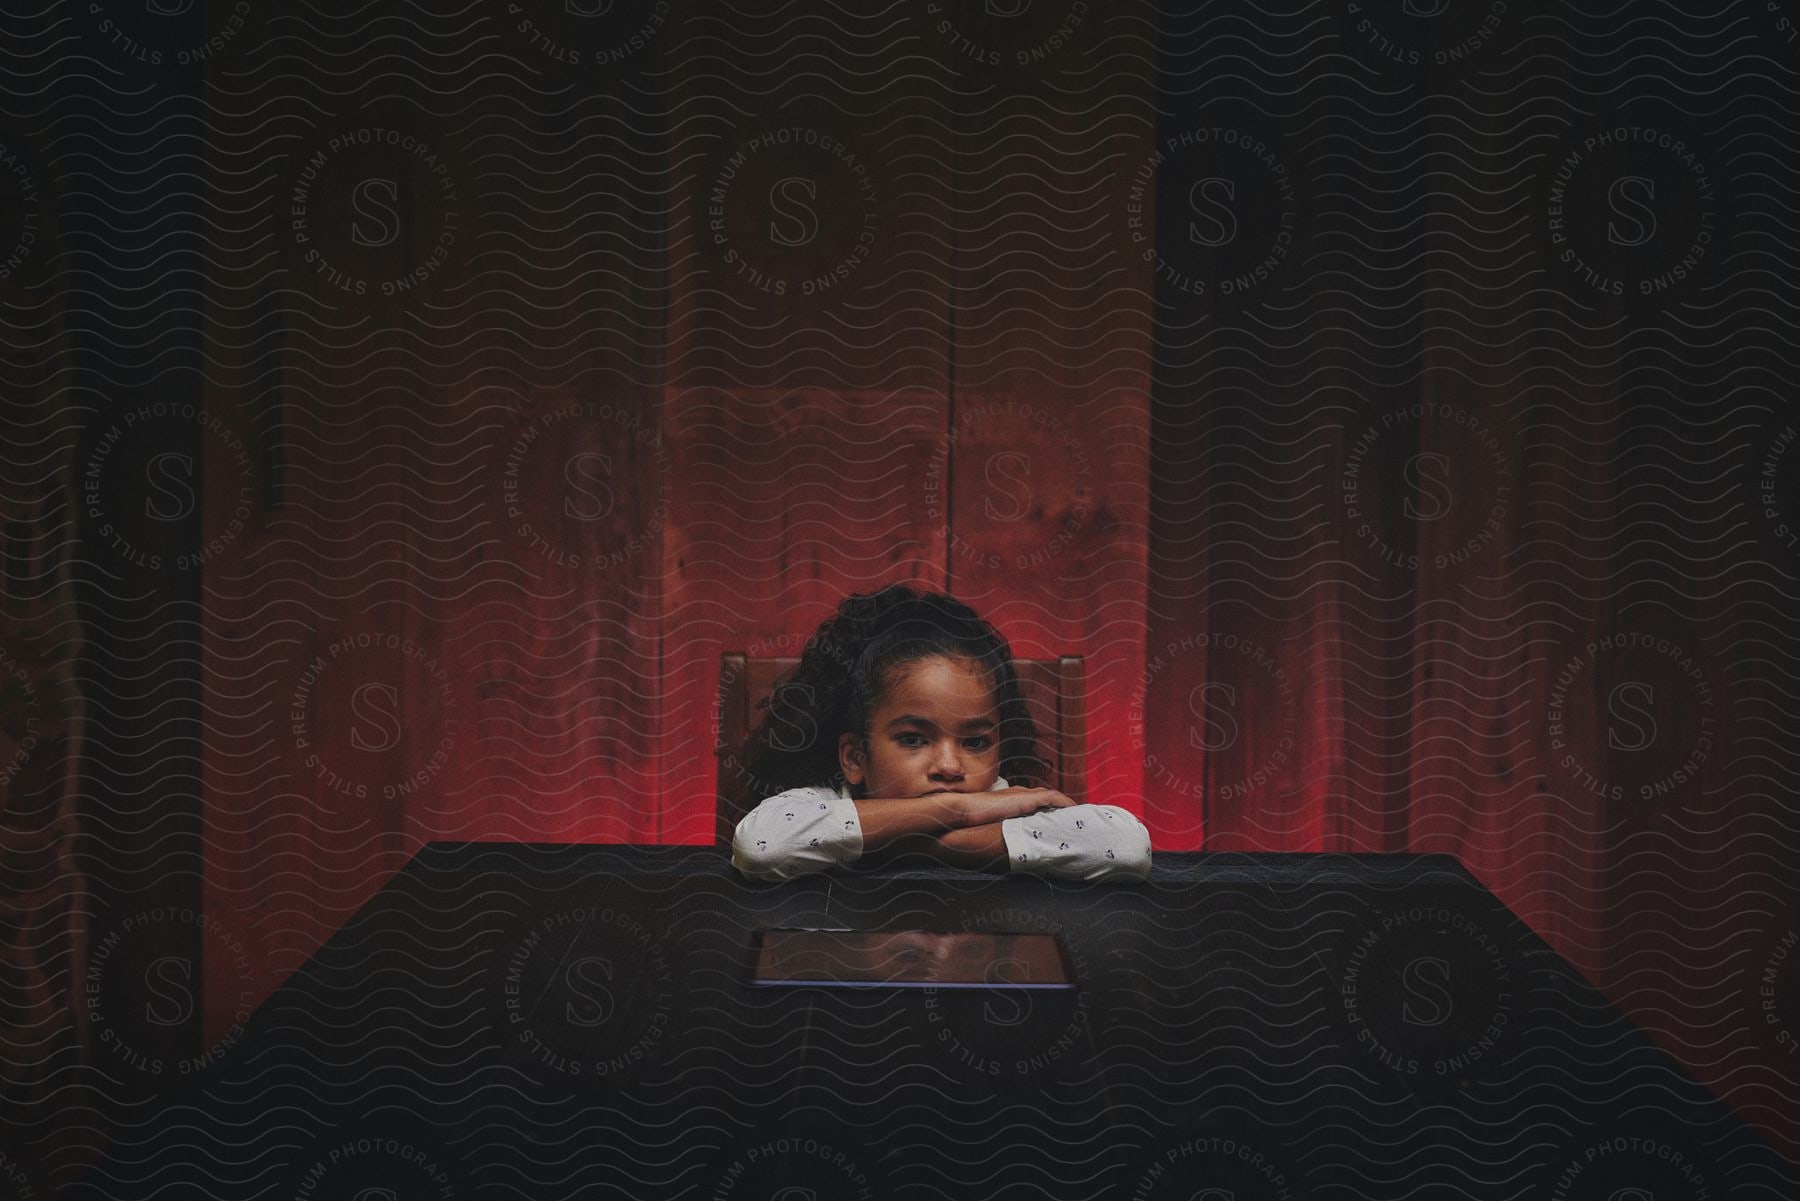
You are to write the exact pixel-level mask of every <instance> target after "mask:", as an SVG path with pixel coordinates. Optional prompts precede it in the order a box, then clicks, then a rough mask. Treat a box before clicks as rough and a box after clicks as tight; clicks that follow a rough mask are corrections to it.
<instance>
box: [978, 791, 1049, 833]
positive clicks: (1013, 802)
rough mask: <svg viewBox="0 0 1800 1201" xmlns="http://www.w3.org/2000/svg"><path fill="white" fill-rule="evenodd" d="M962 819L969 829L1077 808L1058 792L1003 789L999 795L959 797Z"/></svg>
mask: <svg viewBox="0 0 1800 1201" xmlns="http://www.w3.org/2000/svg"><path fill="white" fill-rule="evenodd" d="M956 801H957V810H958V816H959V817H960V818H961V819H962V824H963V825H964V826H965V827H966V826H986V825H991V824H993V823H994V822H1001V821H1005V820H1006V819H1007V818H1009V817H1024V816H1026V815H1027V814H1031V813H1039V812H1042V811H1043V810H1045V809H1062V808H1064V807H1066V806H1069V805H1073V804H1076V802H1075V801H1074V800H1071V799H1070V798H1069V797H1066V796H1064V795H1063V794H1062V793H1060V792H1058V791H1056V790H1055V789H1054V788H1002V789H1000V790H999V791H998V792H970V793H961V794H958V795H957V797H956Z"/></svg>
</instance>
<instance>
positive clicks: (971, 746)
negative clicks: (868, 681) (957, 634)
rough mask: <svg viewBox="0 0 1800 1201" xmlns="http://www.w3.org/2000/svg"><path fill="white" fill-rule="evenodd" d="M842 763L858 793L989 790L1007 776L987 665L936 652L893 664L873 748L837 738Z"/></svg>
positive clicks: (873, 728)
mask: <svg viewBox="0 0 1800 1201" xmlns="http://www.w3.org/2000/svg"><path fill="white" fill-rule="evenodd" d="M838 765H839V766H840V767H842V768H843V771H844V778H845V779H846V780H848V781H850V783H851V784H852V785H861V786H862V787H861V790H860V791H859V792H858V793H857V795H859V796H866V797H871V798H884V797H916V796H927V795H929V794H931V793H934V792H986V791H988V790H989V789H991V788H992V787H993V786H994V781H995V780H997V779H999V778H1000V712H999V709H998V708H997V707H996V706H995V704H994V694H993V692H992V690H991V689H989V688H988V686H987V682H986V680H984V679H983V677H982V673H981V669H980V667H978V666H977V665H976V664H975V663H973V662H972V661H970V660H968V659H960V658H959V659H951V658H946V657H944V656H942V655H934V656H932V657H931V658H929V659H920V660H918V661H917V662H915V663H908V664H905V665H903V666H901V667H897V668H894V669H893V670H892V671H891V672H890V674H889V679H888V688H887V691H886V693H885V694H884V695H883V696H882V697H881V699H880V700H879V701H878V702H877V703H876V706H875V712H874V713H872V714H870V716H869V736H868V741H867V743H866V746H865V744H864V742H863V740H861V739H860V738H858V737H857V736H856V735H855V734H851V733H845V734H841V735H839V737H838Z"/></svg>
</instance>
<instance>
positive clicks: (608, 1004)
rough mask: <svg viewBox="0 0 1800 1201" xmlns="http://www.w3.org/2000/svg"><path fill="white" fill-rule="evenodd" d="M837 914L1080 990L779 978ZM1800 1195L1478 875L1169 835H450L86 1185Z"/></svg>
mask: <svg viewBox="0 0 1800 1201" xmlns="http://www.w3.org/2000/svg"><path fill="white" fill-rule="evenodd" d="M818 926H827V927H833V928H852V929H859V930H870V929H925V930H938V931H952V932H955V931H1009V932H1047V933H1055V934H1056V935H1057V936H1058V937H1059V938H1060V939H1062V941H1063V943H1064V945H1065V946H1066V947H1067V949H1068V952H1069V956H1070V960H1071V962H1072V964H1073V966H1074V968H1075V971H1076V977H1077V982H1078V987H1077V989H1075V990H1073V991H1068V992H1058V991H1045V992H1023V991H1018V990H1000V991H990V990H960V989H934V988H906V989H889V988H873V989H841V988H838V989H834V988H813V987H799V988H779V989H769V988H756V987H753V986H751V985H750V984H749V982H748V950H749V946H750V943H751V940H752V936H753V933H754V932H755V931H756V930H759V929H772V928H791V927H818ZM1677 1157H1679V1158H1677ZM1797 1185H1800V1175H1796V1170H1795V1169H1794V1168H1793V1166H1792V1165H1789V1164H1786V1163H1784V1162H1783V1161H1781V1160H1780V1159H1779V1158H1778V1157H1776V1156H1775V1155H1774V1154H1773V1153H1772V1152H1770V1151H1769V1149H1768V1148H1767V1147H1766V1145H1764V1144H1763V1143H1762V1142H1761V1141H1760V1140H1758V1139H1757V1138H1755V1137H1754V1135H1752V1134H1751V1132H1749V1131H1748V1130H1747V1129H1746V1128H1745V1127H1744V1126H1743V1125H1742V1124H1741V1123H1739V1122H1738V1121H1737V1120H1736V1118H1735V1117H1734V1116H1733V1115H1732V1114H1731V1113H1730V1111H1729V1110H1728V1109H1727V1108H1726V1107H1725V1106H1723V1105H1721V1104H1720V1103H1719V1102H1717V1101H1716V1100H1714V1099H1713V1098H1711V1097H1710V1096H1709V1095H1708V1094H1707V1093H1706V1092H1705V1091H1704V1090H1703V1089H1701V1088H1700V1087H1699V1086H1698V1085H1696V1084H1695V1083H1694V1082H1693V1081H1692V1080H1691V1079H1690V1078H1689V1077H1688V1076H1687V1075H1686V1074H1685V1073H1683V1072H1682V1071H1681V1070H1680V1069H1679V1068H1678V1067H1677V1065H1675V1063H1674V1062H1673V1061H1672V1060H1671V1059H1670V1058H1669V1057H1668V1056H1667V1055H1666V1054H1665V1053H1664V1052H1663V1051H1662V1050H1661V1049H1660V1048H1658V1047H1656V1046H1655V1045H1654V1044H1653V1043H1652V1042H1651V1041H1650V1040H1649V1039H1648V1038H1646V1037H1645V1036H1644V1035H1643V1034H1642V1032H1640V1031H1638V1030H1637V1029H1636V1028H1635V1027H1633V1026H1632V1025H1631V1024H1630V1023H1629V1022H1627V1021H1625V1020H1624V1019H1623V1018H1622V1017H1621V1016H1620V1015H1619V1014H1618V1013H1617V1012H1616V1011H1615V1010H1614V1009H1613V1008H1612V1007H1611V1006H1610V1005H1609V1004H1608V1003H1607V1002H1606V1001H1605V999H1604V998H1603V997H1601V996H1600V995H1599V994H1598V993H1596V992H1595V991H1594V989H1593V988H1592V987H1591V986H1589V985H1588V984H1587V982H1586V981H1585V980H1583V979H1582V978H1581V977H1580V975H1579V974H1578V973H1576V972H1575V971H1573V970H1572V969H1571V968H1570V967H1569V965H1568V964H1567V963H1566V962H1564V961H1563V960H1562V959H1561V958H1560V957H1558V956H1557V955H1556V954H1555V953H1554V952H1553V951H1552V950H1551V949H1550V948H1549V947H1548V946H1547V945H1545V944H1544V943H1543V941H1542V940H1540V939H1538V938H1537V937H1536V936H1535V935H1533V934H1532V933H1531V932H1530V931H1529V930H1527V929H1526V928H1525V927H1524V925H1523V924H1522V923H1520V922H1519V921H1518V919H1517V918H1516V917H1515V916H1514V915H1513V914H1511V913H1510V912H1509V911H1508V910H1507V909H1506V908H1505V907H1504V906H1503V905H1501V904H1499V902H1498V901H1497V900H1496V899H1495V898H1494V897H1493V896H1492V895H1491V894H1490V893H1489V892H1488V891H1487V890H1486V889H1484V888H1483V887H1482V886H1481V885H1480V884H1479V882H1477V881H1476V880H1475V879H1474V878H1473V877H1471V876H1470V875H1469V873H1468V872H1467V871H1465V870H1464V869H1463V868H1462V867H1461V865H1459V864H1458V863H1457V862H1456V861H1455V860H1454V859H1451V858H1449V857H1446V856H1438V855H1253V854H1221V853H1201V852H1194V853H1163V852H1159V853H1157V855H1156V858H1155V864H1154V870H1153V872H1152V874H1151V877H1150V879H1149V880H1147V881H1144V882H1142V883H1132V884H1119V883H1107V884H1071V883H1065V882H1060V881H1048V880H1044V879H1041V878H1036V877H1017V876H1010V875H1005V874H1000V873H982V872H967V871H958V870H954V869H944V868H935V867H931V868H927V867H919V868H913V869H908V870H894V869H887V870H879V871H877V870H863V871H858V870H856V869H854V868H852V869H847V870H838V871H833V872H828V873H822V874H820V875H816V876H807V877H802V878H800V879H797V880H793V881H786V882H781V883H765V882H751V881H746V880H744V879H742V878H741V877H739V876H738V874H737V873H736V872H735V870H733V869H732V868H731V866H730V864H729V861H728V858H727V856H726V854H725V853H724V852H723V851H721V850H719V849H717V848H713V847H692V846H686V847H684V846H601V845H579V846H562V845H542V844H520V843H434V844H432V845H430V846H428V847H426V848H424V849H423V850H422V851H421V852H420V853H419V854H418V855H417V856H416V857H415V858H414V860H413V861H412V862H411V863H409V864H408V865H407V867H406V869H405V870H403V871H402V872H401V873H399V874H398V875H397V876H396V877H395V878H394V879H393V880H392V881H390V882H389V884H388V885H387V886H386V887H385V888H384V889H382V891H381V893H380V894H379V895H377V896H376V897H375V898H374V899H373V900H371V901H370V902H369V903H368V904H367V905H366V906H365V907H364V908H363V909H362V910H361V911H360V912H359V913H358V914H357V915H356V916H355V918H354V919H353V920H352V921H350V922H349V923H348V924H346V926H345V927H344V928H343V929H342V930H340V931H339V932H338V933H337V934H336V935H335V936H334V937H333V938H332V939H331V940H330V941H329V942H327V944H326V945H325V946H323V947H322V948H320V950H319V951H318V952H317V953H316V954H315V955H314V956H313V957H312V959H311V961H310V962H308V963H307V964H306V966H305V967H304V968H303V969H301V970H300V971H299V972H297V973H296V974H295V975H294V976H293V977H292V978H291V979H290V980H289V981H287V983H285V984H284V985H283V986H282V987H281V988H280V989H279V990H278V991H277V992H276V993H275V994H274V995H273V996H272V997H271V998H270V999H269V1001H268V1002H267V1003H265V1004H264V1005H263V1006H262V1007H261V1009H259V1010H258V1012H257V1014H256V1015H255V1017H254V1018H253V1019H252V1020H251V1022H250V1024H249V1026H248V1028H247V1029H246V1030H245V1032H244V1034H243V1036H242V1038H241V1039H239V1040H238V1041H237V1042H236V1044H235V1045H233V1046H231V1047H229V1048H227V1049H225V1050H224V1052H223V1054H222V1055H221V1057H220V1059H219V1062H217V1063H215V1064H213V1065H212V1066H211V1067H210V1068H209V1069H208V1070H206V1071H205V1072H203V1073H201V1075H200V1076H198V1077H196V1079H195V1080H194V1081H193V1082H192V1085H191V1087H190V1088H189V1090H188V1091H187V1092H186V1093H184V1094H182V1096H181V1097H180V1098H179V1099H178V1100H176V1101H175V1102H173V1103H171V1104H170V1105H168V1106H167V1107H166V1108H165V1109H164V1110H163V1111H161V1112H158V1113H156V1114H155V1115H154V1116H153V1117H151V1118H148V1119H146V1121H145V1122H144V1124H143V1125H142V1127H141V1128H137V1129H134V1130H133V1131H132V1132H131V1137H130V1138H129V1139H128V1140H126V1141H125V1142H124V1143H123V1144H122V1145H120V1146H119V1147H117V1148H115V1150H114V1151H113V1152H112V1153H111V1155H110V1156H109V1158H108V1159H107V1160H106V1161H105V1162H104V1163H103V1164H102V1165H101V1166H100V1168H99V1170H98V1171H97V1172H96V1173H95V1174H94V1176H93V1177H92V1178H91V1179H90V1181H89V1182H88V1183H87V1184H86V1185H85V1186H84V1187H86V1188H87V1189H89V1190H90V1191H88V1192H86V1193H83V1194H79V1195H83V1196H87V1197H93V1198H99V1197H119V1196H146V1195H150V1194H151V1193H160V1194H163V1195H169V1196H175V1195H206V1194H210V1195H214V1196H231V1197H269V1198H276V1197H280V1198H306V1199H308V1201H310V1199H311V1198H315V1197H317V1198H324V1197H330V1196H342V1197H357V1196H361V1195H365V1190H367V1189H371V1188H372V1189H376V1190H378V1191H377V1192H376V1193H370V1194H366V1195H367V1196H371V1197H374V1196H381V1195H382V1194H381V1193H380V1192H379V1190H383V1189H386V1190H389V1191H390V1192H391V1193H392V1194H394V1195H395V1196H400V1197H413V1196H423V1197H441V1198H445V1199H446V1201H452V1199H454V1198H468V1197H486V1196H495V1197H500V1196H504V1197H515V1196H528V1197H531V1198H532V1199H533V1201H545V1199H550V1198H564V1197H568V1198H574V1197H582V1198H587V1197H599V1196H619V1197H632V1198H649V1197H655V1198H660V1197H694V1198H720V1197H733V1198H736V1197H745V1198H755V1199H756V1201H764V1199H765V1198H771V1197H773V1198H779V1199H780V1201H801V1199H803V1198H806V1197H809V1196H816V1197H821V1198H822V1197H828V1196H831V1197H835V1196H845V1197H857V1196H870V1197H921V1198H925V1197H957V1198H960V1197H968V1196H974V1197H1010V1196H1018V1197H1021V1198H1023V1197H1032V1198H1042V1197H1070V1198H1096V1197H1108V1198H1110V1197H1120V1198H1133V1199H1134V1201H1136V1199H1139V1198H1149V1197H1179V1198H1181V1199H1182V1201H1192V1198H1193V1197H1195V1196H1206V1197H1209V1198H1217V1199H1219V1201H1223V1199H1224V1198H1226V1197H1230V1198H1232V1199H1233V1201H1251V1199H1254V1198H1262V1197H1267V1198H1280V1197H1290V1198H1291V1197H1315V1196H1341V1197H1344V1198H1352V1197H1355V1198H1362V1197H1402V1196H1407V1197H1411V1196H1418V1197H1437V1196H1443V1197H1518V1198H1527V1197H1530V1198H1558V1199H1563V1198H1587V1197H1593V1198H1596V1199H1597V1201H1616V1198H1618V1197H1620V1196H1624V1197H1629V1198H1632V1199H1633V1201H1642V1199H1641V1196H1640V1195H1639V1194H1637V1193H1633V1192H1631V1191H1630V1190H1633V1189H1636V1190H1646V1191H1645V1192H1644V1193H1643V1194H1642V1195H1648V1196H1654V1197H1655V1198H1657V1201H1680V1199H1683V1198H1692V1199H1693V1201H1700V1199H1701V1198H1704V1197H1722V1196H1726V1195H1731V1196H1745V1197H1758V1198H1761V1197H1767V1198H1771V1199H1773V1198H1789V1197H1792V1196H1800V1187H1797ZM1206 1189H1215V1190H1222V1191H1217V1192H1213V1193H1207V1192H1205V1190H1206ZM169 1190H173V1191H169ZM203 1190H204V1191H203ZM783 1190H789V1191H786V1192H784V1191H783ZM792 1190H798V1191H792ZM1621 1190H1624V1191H1623V1192H1621Z"/></svg>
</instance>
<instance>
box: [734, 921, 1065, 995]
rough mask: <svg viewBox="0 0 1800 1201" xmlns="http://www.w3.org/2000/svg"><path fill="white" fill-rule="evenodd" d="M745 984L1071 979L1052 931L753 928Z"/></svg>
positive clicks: (1060, 982)
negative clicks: (749, 968) (747, 977)
mask: <svg viewBox="0 0 1800 1201" xmlns="http://www.w3.org/2000/svg"><path fill="white" fill-rule="evenodd" d="M750 964H751V970H750V983H752V984H757V985H764V986H770V985H775V986H779V985H814V986H825V987H832V986H839V987H847V988H871V987H874V988H882V987H886V988H1063V989H1072V988H1074V987H1075V986H1076V985H1075V976H1074V973H1073V972H1072V971H1070V969H1069V959H1068V955H1067V954H1066V952H1065V950H1064V948H1063V945H1062V940H1061V939H1060V938H1058V937H1057V936H1056V935H1055V934H1042V933H1038V934H1004V933H1000V934H990V933H984V932H979V931H969V930H963V931H957V932H954V933H941V932H937V931H931V930H758V931H757V932H756V937H755V939H754V941H753V944H752V947H751V955H750Z"/></svg>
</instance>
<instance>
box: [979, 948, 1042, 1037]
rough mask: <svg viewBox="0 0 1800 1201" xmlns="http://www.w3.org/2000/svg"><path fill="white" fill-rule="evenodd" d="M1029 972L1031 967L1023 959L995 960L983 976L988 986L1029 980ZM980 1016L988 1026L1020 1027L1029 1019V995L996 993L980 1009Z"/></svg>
mask: <svg viewBox="0 0 1800 1201" xmlns="http://www.w3.org/2000/svg"><path fill="white" fill-rule="evenodd" d="M1015 972H1017V973H1018V974H1017V975H1014V973H1015ZM1030 972H1031V965H1030V964H1029V963H1026V962H1025V961H1024V960H1023V959H996V960H994V961H993V962H992V963H990V964H988V966H987V971H986V972H985V973H984V974H985V976H986V977H987V982H988V983H989V984H1002V983H1005V982H1006V981H1008V980H1013V979H1018V980H1024V979H1029V978H1030V976H1029V974H1030ZM981 1016H982V1019H983V1020H984V1021H986V1022H987V1023H988V1025H990V1026H1022V1025H1024V1024H1025V1023H1026V1022H1027V1021H1029V1020H1030V1019H1031V994H1030V993H1018V992H999V991H996V992H995V993H994V994H993V995H992V997H991V998H990V999H989V1000H988V1002H987V1003H986V1004H985V1005H983V1006H982V1007H981Z"/></svg>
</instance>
